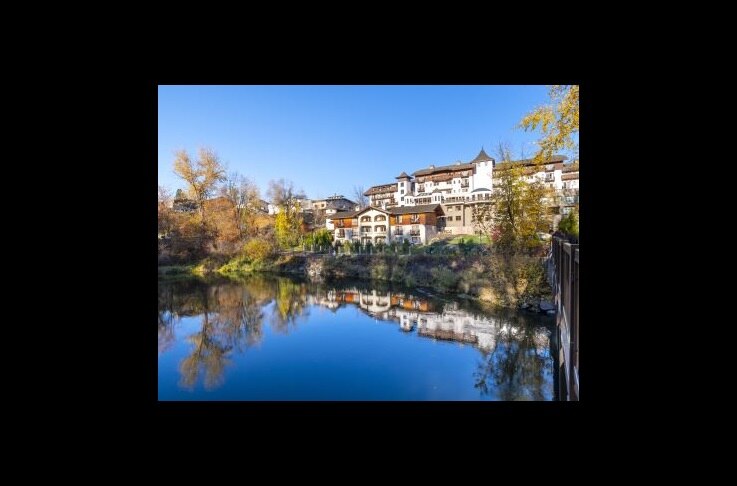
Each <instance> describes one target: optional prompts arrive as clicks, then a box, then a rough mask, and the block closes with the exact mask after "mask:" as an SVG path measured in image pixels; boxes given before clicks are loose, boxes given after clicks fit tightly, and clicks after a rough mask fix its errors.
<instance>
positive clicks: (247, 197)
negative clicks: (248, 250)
mask: <svg viewBox="0 0 737 486" xmlns="http://www.w3.org/2000/svg"><path fill="white" fill-rule="evenodd" d="M220 191H221V194H222V195H223V196H225V197H226V198H227V199H228V200H229V201H230V202H231V203H232V204H233V217H234V218H235V224H236V226H237V228H238V234H239V236H240V237H241V238H243V234H244V232H245V229H246V227H247V226H249V227H250V226H251V225H252V219H253V218H252V216H255V213H256V211H257V210H258V206H259V198H260V195H259V190H258V187H256V184H254V183H253V182H252V181H251V180H250V179H248V178H247V177H244V176H242V175H240V174H238V173H237V172H231V173H230V174H229V175H228V176H227V178H226V179H225V183H224V184H223V186H222V187H221V189H220Z"/></svg>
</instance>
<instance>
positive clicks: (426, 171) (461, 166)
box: [412, 162, 475, 176]
mask: <svg viewBox="0 0 737 486" xmlns="http://www.w3.org/2000/svg"><path fill="white" fill-rule="evenodd" d="M474 167H475V165H473V164H472V163H470V162H469V163H468V164H454V165H441V166H440V167H435V168H432V169H420V170H418V171H415V172H413V173H412V175H413V176H423V175H429V174H434V173H436V172H447V171H450V170H468V169H473V168H474Z"/></svg>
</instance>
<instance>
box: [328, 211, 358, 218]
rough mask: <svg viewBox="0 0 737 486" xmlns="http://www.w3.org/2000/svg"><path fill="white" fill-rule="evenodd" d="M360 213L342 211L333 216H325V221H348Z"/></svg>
mask: <svg viewBox="0 0 737 486" xmlns="http://www.w3.org/2000/svg"><path fill="white" fill-rule="evenodd" d="M359 212H360V211H343V212H340V213H335V214H328V215H327V216H325V218H326V219H348V218H352V217H354V216H355V215H357V214H358V213H359Z"/></svg>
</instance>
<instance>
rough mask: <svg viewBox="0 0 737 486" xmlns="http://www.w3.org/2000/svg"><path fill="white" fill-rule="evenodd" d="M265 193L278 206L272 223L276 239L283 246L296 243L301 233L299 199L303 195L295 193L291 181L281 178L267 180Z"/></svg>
mask: <svg viewBox="0 0 737 486" xmlns="http://www.w3.org/2000/svg"><path fill="white" fill-rule="evenodd" d="M267 195H268V197H269V198H270V199H271V202H272V203H273V204H276V205H277V206H278V207H279V213H278V214H277V215H276V220H275V224H274V231H275V232H276V237H277V241H278V242H279V244H280V245H281V246H282V247H285V248H289V247H292V246H294V245H296V244H297V243H298V241H299V236H300V235H301V233H302V221H303V218H302V206H301V205H300V203H299V200H300V199H302V198H304V195H303V194H297V192H296V191H295V190H294V184H293V183H292V181H290V180H285V179H283V178H282V179H279V180H271V181H269V189H268V191H267Z"/></svg>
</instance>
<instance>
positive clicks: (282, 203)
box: [266, 178, 297, 207]
mask: <svg viewBox="0 0 737 486" xmlns="http://www.w3.org/2000/svg"><path fill="white" fill-rule="evenodd" d="M266 196H267V197H268V198H269V199H270V200H271V203H272V204H274V205H275V206H279V207H291V206H292V205H293V204H294V202H295V199H296V196H297V193H296V191H295V190H294V183H292V181H290V180H286V179H284V178H281V179H279V180H273V179H272V180H270V181H269V188H268V190H267V191H266Z"/></svg>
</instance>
